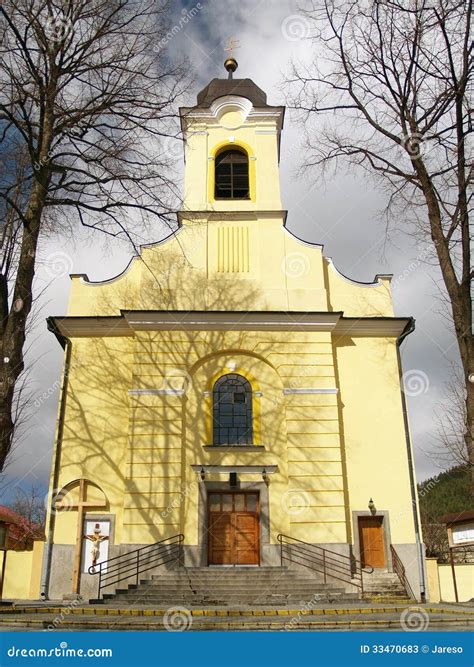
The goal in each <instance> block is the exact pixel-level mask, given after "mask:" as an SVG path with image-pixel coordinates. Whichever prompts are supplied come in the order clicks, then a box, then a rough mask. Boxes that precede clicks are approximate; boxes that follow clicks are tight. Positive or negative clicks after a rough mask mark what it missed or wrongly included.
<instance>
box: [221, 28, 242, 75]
mask: <svg viewBox="0 0 474 667" xmlns="http://www.w3.org/2000/svg"><path fill="white" fill-rule="evenodd" d="M239 48H240V44H239V40H238V39H236V38H235V37H229V41H228V43H227V46H225V47H224V51H227V52H228V54H229V57H228V58H226V61H225V63H224V67H225V68H226V70H227V71H228V72H229V79H232V75H233V73H234V72H235V70H236V69H237V67H238V63H237V60H236V59H235V58H234V51H236V50H237V49H239Z"/></svg>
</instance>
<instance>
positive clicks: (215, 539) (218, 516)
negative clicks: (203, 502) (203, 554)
mask: <svg viewBox="0 0 474 667" xmlns="http://www.w3.org/2000/svg"><path fill="white" fill-rule="evenodd" d="M258 500H259V499H258V493H251V492H248V493H241V492H236V493H224V492H222V493H221V492H212V493H210V494H209V497H208V503H209V505H208V506H209V516H208V531H209V565H259V564H260V524H259V503H258Z"/></svg>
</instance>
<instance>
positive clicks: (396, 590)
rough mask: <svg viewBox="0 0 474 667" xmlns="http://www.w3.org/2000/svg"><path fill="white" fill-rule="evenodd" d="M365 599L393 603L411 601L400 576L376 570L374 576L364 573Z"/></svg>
mask: <svg viewBox="0 0 474 667" xmlns="http://www.w3.org/2000/svg"><path fill="white" fill-rule="evenodd" d="M362 577H363V582H364V598H366V599H371V600H374V601H378V600H390V601H393V602H406V601H408V600H410V598H409V597H408V595H407V593H406V591H405V589H404V588H403V586H402V584H401V582H400V579H399V578H398V575H397V574H396V573H395V572H379V571H377V570H375V571H374V572H372V574H367V573H365V572H364V573H363V574H362Z"/></svg>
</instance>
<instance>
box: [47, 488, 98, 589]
mask: <svg viewBox="0 0 474 667" xmlns="http://www.w3.org/2000/svg"><path fill="white" fill-rule="evenodd" d="M76 488H78V489H79V495H78V498H77V501H76V500H73V501H69V498H68V496H69V494H70V493H71V492H72V491H73V490H74V489H76ZM89 488H90V489H95V490H96V491H97V490H99V491H100V492H101V493H103V492H102V490H101V489H100V488H99V487H98V486H97V484H94V483H93V482H90V481H89V480H88V479H79V480H76V481H75V482H71V484H67V485H66V486H65V487H64V488H63V489H62V490H61V492H60V493H59V494H58V495H57V496H56V501H55V502H53V510H54V511H59V512H60V511H61V510H62V511H71V510H77V530H76V548H75V555H74V572H73V578H72V592H73V593H79V582H80V576H81V553H82V539H83V532H84V517H85V513H86V511H87V510H92V509H105V508H106V507H107V500H106V498H105V496H104V498H103V499H102V500H99V499H94V500H90V501H88V500H87V492H88V489H89ZM97 556H98V554H97ZM96 561H97V558H96Z"/></svg>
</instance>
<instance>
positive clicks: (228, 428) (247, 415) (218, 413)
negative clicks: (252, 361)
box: [212, 373, 253, 445]
mask: <svg viewBox="0 0 474 667" xmlns="http://www.w3.org/2000/svg"><path fill="white" fill-rule="evenodd" d="M212 398H213V412H212V421H213V444H214V445H250V444H252V442H253V423H252V386H251V384H250V382H249V381H248V380H246V378H244V377H243V376H242V375H238V374H237V373H229V374H228V375H223V376H222V377H220V378H219V379H218V380H217V382H216V383H215V385H214V389H213V392H212Z"/></svg>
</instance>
